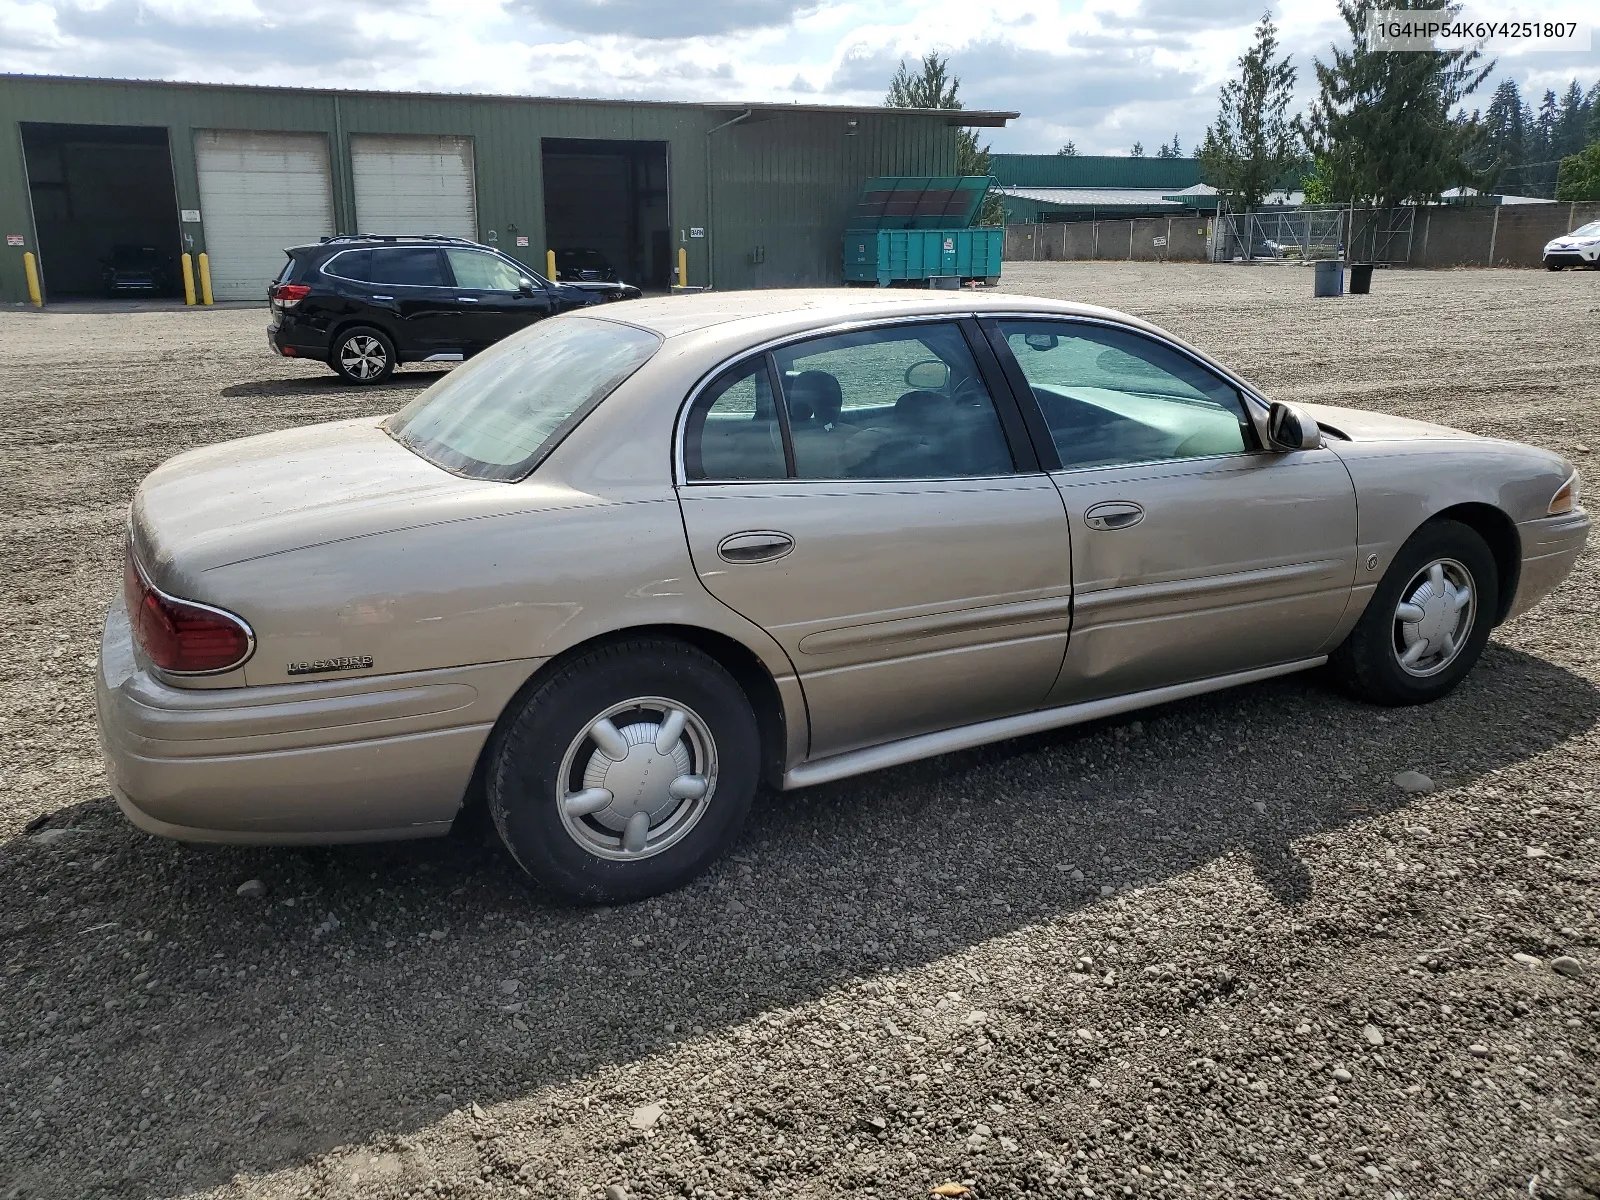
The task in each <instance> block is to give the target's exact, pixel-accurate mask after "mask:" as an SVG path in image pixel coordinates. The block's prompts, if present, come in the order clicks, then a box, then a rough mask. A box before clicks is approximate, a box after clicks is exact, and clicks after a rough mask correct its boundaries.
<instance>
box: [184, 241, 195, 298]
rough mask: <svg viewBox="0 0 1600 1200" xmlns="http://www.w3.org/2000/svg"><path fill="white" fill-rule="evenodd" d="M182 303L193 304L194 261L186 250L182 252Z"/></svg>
mask: <svg viewBox="0 0 1600 1200" xmlns="http://www.w3.org/2000/svg"><path fill="white" fill-rule="evenodd" d="M183 302H184V303H185V304H193V303H194V259H193V258H191V257H190V256H189V252H188V251H187V250H185V251H184V252H183Z"/></svg>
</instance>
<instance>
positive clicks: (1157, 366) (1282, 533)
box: [984, 319, 1356, 703]
mask: <svg viewBox="0 0 1600 1200" xmlns="http://www.w3.org/2000/svg"><path fill="white" fill-rule="evenodd" d="M984 324H985V327H986V329H987V330H988V331H989V333H990V340H991V342H992V343H993V344H994V346H995V348H996V350H998V351H1001V352H1002V353H1003V354H1009V356H1010V359H1011V360H1012V364H1014V367H1015V368H1016V369H1017V370H1018V371H1020V375H1021V376H1022V377H1023V378H1025V380H1026V383H1027V385H1028V388H1029V391H1031V393H1032V395H1033V397H1034V398H1035V400H1036V401H1037V404H1038V407H1039V410H1040V412H1041V413H1042V415H1043V417H1044V424H1045V425H1046V426H1047V427H1048V430H1049V436H1050V440H1051V442H1052V444H1053V445H1054V448H1055V450H1056V452H1057V454H1058V455H1059V459H1060V464H1059V469H1058V470H1055V471H1052V472H1051V474H1052V478H1053V479H1054V480H1055V482H1056V485H1057V486H1058V487H1059V488H1060V490H1061V497H1062V501H1063V503H1064V505H1065V507H1066V511H1067V519H1068V522H1069V523H1070V525H1071V527H1072V559H1073V587H1074V620H1073V630H1072V644H1071V646H1070V647H1069V649H1068V652H1067V656H1066V661H1065V664H1064V666H1063V669H1062V674H1061V679H1060V681H1059V682H1058V684H1057V686H1056V687H1055V689H1054V690H1053V692H1052V694H1051V702H1052V703H1069V702H1072V701H1077V700H1087V699H1094V698H1097V697H1101V696H1108V695H1116V694H1120V693H1125V692H1133V691H1140V690H1143V689H1145V688H1151V687H1160V686H1163V685H1166V684H1173V683H1183V682H1188V681H1191V680H1196V679H1204V678H1208V677H1212V676H1217V675H1225V674H1228V673H1231V672H1235V671H1244V670H1250V669H1253V668H1257V667H1266V666H1274V665H1278V664H1281V663H1288V662H1294V661H1297V660H1301V659H1306V658H1311V657H1314V656H1316V655H1319V654H1325V653H1327V652H1328V650H1329V649H1330V647H1329V645H1328V642H1329V639H1330V637H1331V635H1332V634H1333V633H1334V631H1335V628H1336V627H1337V626H1338V624H1339V620H1340V617H1341V616H1342V615H1343V614H1344V611H1345V607H1346V605H1347V604H1348V603H1349V599H1350V593H1351V588H1352V585H1353V582H1354V576H1355V567H1356V563H1355V558H1356V503H1355V488H1354V485H1353V484H1352V483H1351V480H1350V476H1349V473H1348V472H1347V471H1346V470H1345V467H1344V464H1343V463H1341V462H1340V461H1339V458H1338V456H1337V455H1335V454H1334V453H1333V452H1332V451H1331V450H1327V449H1318V450H1310V451H1303V452H1297V453H1292V454H1279V453H1274V452H1270V451H1267V450H1264V449H1262V448H1260V446H1259V442H1258V439H1257V436H1256V433H1255V429H1254V426H1253V423H1252V422H1251V420H1250V418H1249V415H1248V412H1247V410H1246V408H1245V404H1246V401H1244V399H1243V398H1242V397H1241V396H1240V394H1239V392H1238V389H1237V388H1235V387H1234V386H1233V385H1232V384H1231V383H1229V382H1228V381H1227V380H1225V379H1223V378H1222V377H1221V376H1219V375H1217V374H1215V373H1214V372H1212V371H1210V370H1209V369H1208V368H1206V367H1205V366H1204V365H1203V364H1201V363H1199V362H1198V361H1196V360H1195V359H1193V358H1190V357H1189V356H1188V355H1186V354H1184V353H1182V352H1180V351H1179V350H1177V349H1176V348H1174V347H1172V346H1170V345H1168V344H1166V343H1164V342H1161V341H1158V340H1157V339H1155V338H1151V337H1148V336H1146V335H1144V334H1142V333H1139V332H1137V331H1134V330H1131V329H1129V328H1127V327H1126V326H1118V325H1112V324H1106V323H1097V322H1087V321H1084V322H1079V321H1058V320H1035V319H1028V320H1023V319H1001V320H996V321H993V322H988V321H986V322H985V323H984ZM1008 365H1011V364H1008ZM1014 377H1015V376H1014Z"/></svg>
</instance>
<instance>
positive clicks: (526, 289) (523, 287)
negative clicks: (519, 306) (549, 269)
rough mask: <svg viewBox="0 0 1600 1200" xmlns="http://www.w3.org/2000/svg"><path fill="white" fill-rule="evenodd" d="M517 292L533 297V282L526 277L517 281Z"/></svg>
mask: <svg viewBox="0 0 1600 1200" xmlns="http://www.w3.org/2000/svg"><path fill="white" fill-rule="evenodd" d="M517 291H519V292H521V293H522V294H523V295H524V296H531V295H533V280H531V279H529V278H528V277H527V276H526V275H524V276H523V277H522V278H521V279H519V280H517Z"/></svg>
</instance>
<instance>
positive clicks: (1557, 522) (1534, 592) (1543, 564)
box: [1506, 508, 1589, 620]
mask: <svg viewBox="0 0 1600 1200" xmlns="http://www.w3.org/2000/svg"><path fill="white" fill-rule="evenodd" d="M1517 532H1518V533H1519V534H1520V535H1521V539H1522V570H1521V573H1520V575H1519V576H1518V579H1517V595H1516V599H1515V600H1513V601H1512V604H1511V609H1510V611H1509V612H1507V613H1506V619H1507V620H1510V619H1511V618H1512V617H1519V616H1521V615H1522V614H1523V613H1525V612H1527V611H1528V610H1529V609H1530V608H1532V607H1533V606H1534V605H1535V604H1537V603H1539V601H1540V600H1543V599H1544V598H1545V597H1546V596H1548V595H1549V594H1550V593H1551V592H1553V591H1555V590H1556V588H1558V587H1560V586H1561V583H1562V581H1563V580H1564V579H1566V577H1567V576H1568V574H1570V573H1571V571H1572V567H1573V564H1574V563H1576V562H1577V561H1578V555H1580V554H1582V553H1583V548H1584V546H1585V545H1586V544H1587V543H1588V540H1589V514H1588V513H1587V512H1585V511H1584V510H1583V509H1581V508H1580V509H1578V510H1577V511H1576V512H1571V513H1564V514H1562V515H1561V516H1559V517H1541V518H1540V519H1538V520H1536V521H1525V522H1523V523H1522V524H1521V525H1519V526H1517Z"/></svg>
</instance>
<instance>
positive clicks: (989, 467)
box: [679, 321, 1072, 758]
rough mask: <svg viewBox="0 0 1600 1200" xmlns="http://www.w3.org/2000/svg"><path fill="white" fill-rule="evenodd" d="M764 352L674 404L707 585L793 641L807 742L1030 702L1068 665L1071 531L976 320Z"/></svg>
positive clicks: (889, 735) (691, 530) (863, 333)
mask: <svg viewBox="0 0 1600 1200" xmlns="http://www.w3.org/2000/svg"><path fill="white" fill-rule="evenodd" d="M969 330H970V337H972V338H978V339H980V340H979V341H978V342H977V346H976V349H977V353H976V354H975V353H974V349H975V347H974V346H973V345H972V344H971V343H970V342H969V333H968V332H964V330H963V327H962V326H961V325H960V324H958V323H956V322H953V321H949V322H925V323H898V324H889V325H881V326H877V327H872V328H867V329H862V330H857V331H853V332H850V333H844V334H835V335H831V336H827V337H820V338H812V339H807V340H803V341H800V342H796V343H793V344H790V345H787V346H784V347H781V348H779V349H777V350H776V351H774V352H772V353H770V354H763V355H756V356H754V357H752V358H749V359H747V360H745V361H743V362H742V363H740V364H738V365H736V366H734V367H732V368H730V369H729V370H727V371H726V372H724V373H723V374H722V375H721V376H720V377H718V378H717V379H715V380H714V381H713V382H712V383H711V384H710V385H708V386H707V387H706V388H704V389H703V390H702V391H701V392H700V393H699V395H698V396H697V397H696V398H695V400H694V401H693V403H692V404H691V405H690V407H689V409H688V412H687V415H686V417H685V419H684V422H683V430H682V435H681V436H682V442H681V452H682V459H681V462H680V469H681V475H680V478H681V480H682V483H681V486H680V488H679V497H680V500H681V502H682V507H683V514H684V523H685V527H686V529H687V531H688V536H689V546H690V551H691V553H692V555H693V558H694V564H695V569H696V571H697V573H698V574H699V577H700V579H701V581H702V583H704V585H705V586H706V588H707V589H708V590H710V591H711V592H712V594H713V595H715V596H716V597H717V598H718V599H720V600H722V601H723V602H724V603H726V604H727V605H728V606H729V607H730V608H733V609H734V610H736V611H737V612H739V613H741V614H743V615H744V616H746V617H748V618H750V619H751V620H752V621H754V622H756V623H757V624H759V625H761V626H762V627H763V628H765V629H766V630H768V631H769V632H770V633H771V634H772V635H773V637H774V638H776V639H777V640H778V642H779V643H780V644H781V645H782V646H783V647H784V649H785V650H786V651H787V652H788V654H789V657H790V659H791V661H792V662H793V663H794V665H795V668H796V671H797V673H798V676H799V678H800V681H801V684H802V687H803V688H804V690H805V695H806V704H807V708H808V711H809V714H810V721H811V747H810V756H811V757H812V758H818V757H824V756H826V755H829V754H836V753H840V752H843V751H847V750H851V749H854V748H857V747H861V746H866V745H871V744H874V743H878V742H883V741H888V740H893V739H896V738H901V737H909V736H913V735H916V734H920V733H927V732H930V731H933V730H938V729H944V728H950V727H953V726H957V725H963V724H967V723H970V722H973V721H980V720H984V719H987V718H991V717H997V716H1003V715H1008V714H1011V713H1016V712H1021V711H1025V710H1027V709H1030V708H1033V707H1035V706H1037V705H1038V704H1040V703H1041V702H1042V701H1043V700H1044V698H1045V696H1046V694H1047V693H1048V692H1049V690H1050V687H1051V684H1052V683H1053V681H1054V680H1055V678H1056V676H1057V673H1058V672H1059V669H1060V666H1061V659H1062V654H1063V651H1064V649H1065V647H1066V642H1067V631H1068V628H1069V624H1070V619H1071V599H1072V575H1071V547H1070V544H1069V540H1068V535H1067V526H1066V521H1065V518H1064V515H1063V511H1062V505H1061V499H1060V496H1059V494H1058V492H1057V491H1056V488H1055V486H1054V485H1053V484H1052V482H1051V480H1050V479H1049V477H1048V476H1047V475H1045V474H1043V473H1042V472H1040V471H1039V470H1038V468H1037V464H1036V462H1035V461H1034V459H1033V455H1032V449H1031V447H1030V446H1029V444H1028V441H1027V437H1026V434H1025V431H1024V430H1023V428H1022V426H1021V421H1020V418H1019V416H1018V415H1017V412H1016V410H1015V408H1014V406H1013V405H1012V403H1011V399H1010V395H1009V392H1008V391H1007V389H1006V388H1005V385H1004V381H1003V379H1002V378H1001V377H1000V376H999V375H998V373H997V371H996V370H995V368H994V364H993V359H992V356H990V355H989V354H988V351H987V349H986V348H984V347H983V346H982V342H981V335H980V334H979V333H978V330H977V328H976V326H975V325H970V326H969Z"/></svg>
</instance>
